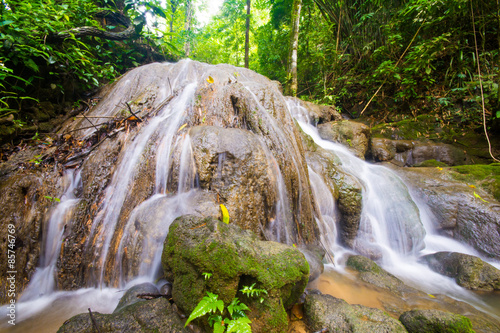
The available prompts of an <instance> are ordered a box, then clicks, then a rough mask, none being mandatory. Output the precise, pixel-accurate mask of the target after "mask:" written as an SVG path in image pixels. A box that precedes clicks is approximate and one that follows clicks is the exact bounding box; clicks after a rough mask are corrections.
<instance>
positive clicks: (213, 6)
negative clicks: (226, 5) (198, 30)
mask: <svg viewBox="0 0 500 333" xmlns="http://www.w3.org/2000/svg"><path fill="white" fill-rule="evenodd" d="M223 2H224V0H205V1H203V4H199V3H198V6H197V8H196V16H197V18H198V21H199V24H200V26H205V25H207V23H208V22H209V21H210V19H211V18H212V17H213V16H214V15H215V14H217V12H218V11H219V10H220V7H221V6H222V3H223Z"/></svg>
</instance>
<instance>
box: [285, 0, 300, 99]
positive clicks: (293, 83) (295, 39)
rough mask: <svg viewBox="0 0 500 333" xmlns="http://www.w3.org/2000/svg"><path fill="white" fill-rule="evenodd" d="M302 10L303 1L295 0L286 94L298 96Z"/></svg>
mask: <svg viewBox="0 0 500 333" xmlns="http://www.w3.org/2000/svg"><path fill="white" fill-rule="evenodd" d="M301 8H302V0H293V9H292V21H291V22H292V26H291V29H290V46H289V49H288V63H287V82H286V89H285V94H286V95H291V96H296V95H297V88H298V81H297V50H298V48H299V25H300V9H301Z"/></svg>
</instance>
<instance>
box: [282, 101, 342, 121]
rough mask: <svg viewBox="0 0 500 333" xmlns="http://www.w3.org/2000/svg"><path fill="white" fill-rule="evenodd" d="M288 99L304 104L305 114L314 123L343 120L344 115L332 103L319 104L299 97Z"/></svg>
mask: <svg viewBox="0 0 500 333" xmlns="http://www.w3.org/2000/svg"><path fill="white" fill-rule="evenodd" d="M287 99H288V100H290V101H292V102H293V103H297V104H299V105H300V106H302V107H303V108H304V111H305V116H306V117H307V118H308V119H309V121H310V122H311V123H312V124H315V125H316V124H323V123H328V122H331V121H337V120H342V116H341V115H340V113H339V112H338V111H337V109H336V108H335V107H334V106H332V105H318V104H314V103H311V102H307V101H303V100H301V99H299V98H297V97H287Z"/></svg>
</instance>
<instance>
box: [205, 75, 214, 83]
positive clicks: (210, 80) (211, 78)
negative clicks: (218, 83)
mask: <svg viewBox="0 0 500 333" xmlns="http://www.w3.org/2000/svg"><path fill="white" fill-rule="evenodd" d="M207 82H208V83H214V82H215V81H214V78H213V77H211V76H208V78H207Z"/></svg>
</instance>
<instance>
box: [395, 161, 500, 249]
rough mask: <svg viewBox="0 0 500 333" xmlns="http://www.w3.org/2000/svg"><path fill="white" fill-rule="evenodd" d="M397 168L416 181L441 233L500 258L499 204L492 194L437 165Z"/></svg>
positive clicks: (419, 191)
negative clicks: (457, 178)
mask: <svg viewBox="0 0 500 333" xmlns="http://www.w3.org/2000/svg"><path fill="white" fill-rule="evenodd" d="M396 171H397V172H398V173H399V174H400V175H401V176H402V177H403V178H404V179H405V180H407V181H408V182H409V183H411V184H413V185H414V186H413V188H414V191H415V192H416V194H417V196H419V197H421V198H422V200H424V201H425V202H426V203H427V205H428V206H429V208H430V212H431V213H432V223H433V224H434V227H435V228H436V229H437V230H438V231H439V232H440V233H441V234H443V235H446V236H449V237H452V238H454V239H456V240H459V241H462V242H464V243H466V244H469V245H470V246H472V247H474V248H475V249H476V250H478V251H479V252H480V253H481V254H483V255H486V256H487V257H490V258H495V259H499V258H500V247H499V246H498V245H497V244H500V232H499V230H500V207H499V205H498V203H497V201H496V200H495V199H494V198H493V197H491V196H489V195H488V194H487V193H485V192H483V191H481V190H479V189H474V188H471V187H469V186H468V185H467V184H464V183H462V182H458V181H455V180H454V179H452V178H451V176H450V175H448V173H447V172H445V171H443V170H439V169H438V168H411V169H408V168H404V169H398V170H396ZM476 192H477V193H476ZM474 193H476V194H477V195H479V196H480V197H481V198H483V200H486V201H487V202H485V201H483V200H481V199H480V198H477V197H476V196H475V195H474Z"/></svg>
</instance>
